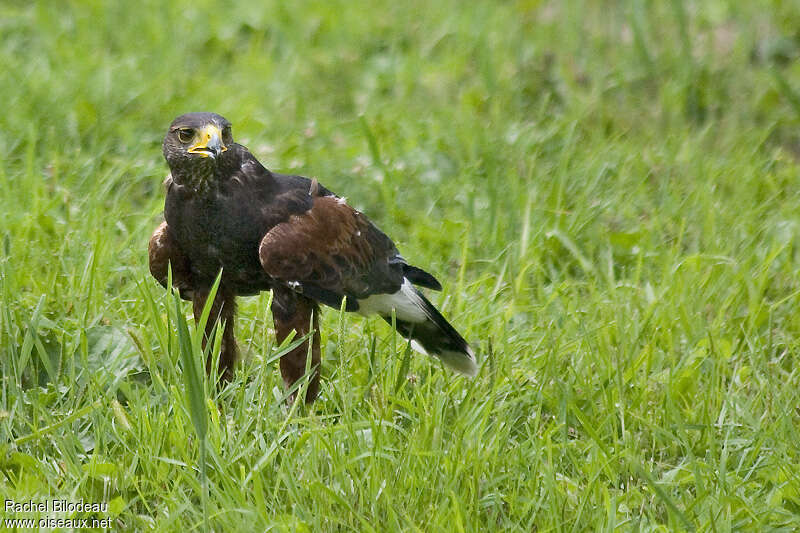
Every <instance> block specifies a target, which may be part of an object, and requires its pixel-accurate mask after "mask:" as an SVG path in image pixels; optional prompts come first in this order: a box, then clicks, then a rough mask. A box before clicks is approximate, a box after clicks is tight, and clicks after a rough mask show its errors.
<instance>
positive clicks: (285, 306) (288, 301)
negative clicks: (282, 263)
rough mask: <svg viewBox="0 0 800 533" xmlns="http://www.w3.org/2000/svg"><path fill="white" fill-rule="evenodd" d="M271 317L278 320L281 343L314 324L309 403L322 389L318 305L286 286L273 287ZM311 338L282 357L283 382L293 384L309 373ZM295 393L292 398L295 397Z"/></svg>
mask: <svg viewBox="0 0 800 533" xmlns="http://www.w3.org/2000/svg"><path fill="white" fill-rule="evenodd" d="M272 318H273V320H274V321H275V337H276V338H277V340H278V343H279V344H280V343H282V342H283V341H284V340H285V339H286V338H287V337H288V336H289V335H290V334H291V333H292V331H294V332H295V335H296V338H299V337H302V336H304V335H307V334H308V332H309V331H310V329H311V328H312V327H313V328H314V334H313V336H312V342H311V381H310V382H309V384H308V389H306V397H305V400H306V403H311V402H313V401H314V400H315V399H316V397H317V394H318V392H319V366H320V348H319V343H320V341H319V307H318V306H317V304H316V303H315V302H313V301H312V300H309V299H308V298H305V297H304V296H301V295H299V294H297V293H295V292H293V291H289V290H286V289H277V288H276V289H274V290H273V296H272ZM307 359H308V340H306V341H305V342H303V343H302V344H300V345H299V346H297V347H295V348H294V349H293V350H291V351H290V352H287V353H286V354H284V355H283V356H282V357H281V361H280V367H281V376H283V383H284V385H285V386H286V388H289V387H291V386H292V385H294V384H295V382H297V381H298V380H300V379H301V378H302V377H303V376H304V375H305V373H306V360H307ZM293 399H294V398H293V397H292V398H291V399H290V401H293Z"/></svg>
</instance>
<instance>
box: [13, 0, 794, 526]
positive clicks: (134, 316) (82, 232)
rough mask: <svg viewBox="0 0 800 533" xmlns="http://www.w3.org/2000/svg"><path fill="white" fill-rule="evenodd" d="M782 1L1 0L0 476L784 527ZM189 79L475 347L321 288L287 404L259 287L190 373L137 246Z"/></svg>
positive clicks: (210, 519) (38, 497)
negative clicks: (220, 357) (419, 344)
mask: <svg viewBox="0 0 800 533" xmlns="http://www.w3.org/2000/svg"><path fill="white" fill-rule="evenodd" d="M798 27H800V7H798V5H797V4H796V3H794V2H789V1H780V0H773V1H766V0H759V1H753V2H737V1H733V0H730V1H722V0H709V1H707V2H681V1H680V0H674V1H671V2H644V1H641V0H631V1H630V2H614V1H606V2H599V1H597V2H590V1H577V0H573V1H567V2H544V1H537V0H519V1H508V2H487V1H481V0H479V1H476V2H471V3H469V4H466V3H461V2H455V1H448V0H446V1H442V2H418V1H412V2H386V3H383V4H381V5H378V4H374V5H371V7H365V6H358V5H355V4H354V3H351V2H338V1H337V2H325V3H315V2H306V1H300V2H292V3H287V5H285V6H281V5H280V4H279V3H277V2H275V3H272V4H271V5H268V6H266V7H263V6H261V5H260V3H254V5H250V6H246V5H239V4H235V5H234V3H233V2H220V1H215V2H211V1H204V0H201V1H195V2H191V3H186V4H184V5H177V4H172V3H170V2H155V1H146V2H144V3H142V4H137V3H130V2H128V3H124V2H119V3H111V2H100V1H96V2H55V1H45V2H40V3H38V4H37V5H30V4H29V3H28V2H19V1H11V2H5V3H3V4H2V5H0V36H1V37H0V64H1V65H3V69H2V70H3V71H4V72H3V75H2V76H0V96H2V102H3V105H2V108H3V110H2V119H1V120H0V124H2V128H0V160H1V162H0V205H2V208H0V241H2V242H0V246H1V248H0V249H1V250H2V251H1V252H0V254H2V255H0V500H2V499H13V500H15V501H20V502H21V501H28V500H34V501H42V500H45V499H50V498H59V499H68V500H72V501H75V500H79V499H81V498H82V499H84V500H86V501H105V502H109V504H110V507H109V512H108V513H107V514H106V516H111V517H112V518H113V519H114V529H116V530H141V529H147V528H150V527H153V528H156V529H157V530H160V531H187V530H188V531H193V530H204V529H205V528H208V530H214V531H256V530H265V529H269V530H272V531H378V532H380V531H426V532H427V531H448V532H449V531H583V530H590V531H591V530H604V531H611V530H622V531H628V530H639V531H672V530H693V529H697V530H701V531H730V530H750V531H765V530H784V531H792V530H797V529H798V528H800V473H798V472H799V470H798V466H797V465H798V464H800V408H798V405H799V404H800V314H799V313H798V312H797V306H798V303H799V301H798V300H800V214H799V211H798V206H799V205H800V181H799V180H798V170H800V164H799V162H800V61H798V60H799V59H800V33H798V31H797V28H798ZM190 110H213V111H216V112H219V113H221V114H223V115H225V116H226V117H227V118H229V119H230V120H231V121H232V122H233V123H234V133H235V135H236V136H237V137H238V139H239V140H240V141H243V142H244V143H245V144H247V145H248V146H250V148H251V149H252V150H253V152H254V153H255V154H256V155H257V156H258V157H259V158H260V159H261V160H262V161H263V162H264V163H265V164H266V165H267V166H269V167H270V168H273V169H276V170H280V171H291V172H297V173H303V174H306V175H310V176H314V177H317V178H318V179H319V180H320V181H321V182H322V183H324V184H325V185H326V186H328V187H330V188H331V189H333V190H334V191H336V192H338V193H339V194H341V195H344V196H347V198H348V201H349V202H350V203H351V204H352V205H354V206H356V207H357V208H359V209H361V210H363V211H365V212H366V213H367V214H368V215H369V216H370V217H371V218H372V219H373V220H375V221H376V222H377V223H378V225H379V226H380V227H382V228H383V229H384V230H385V231H386V232H387V233H389V234H390V235H391V236H392V237H393V238H394V239H395V240H396V241H397V243H398V246H399V247H400V248H401V250H402V252H403V254H404V256H405V257H406V258H407V259H409V260H410V261H411V262H412V263H415V264H419V265H420V266H423V267H427V268H428V269H429V270H430V271H431V272H433V273H435V274H436V275H437V276H438V277H439V278H440V279H441V280H442V281H443V284H444V290H443V292H442V293H441V294H431V295H430V296H431V298H432V299H433V300H434V302H436V303H437V304H438V305H439V306H440V307H441V308H442V310H443V312H444V313H445V315H447V316H448V317H449V318H450V319H451V320H452V321H453V323H454V324H455V325H456V326H457V327H458V328H459V329H460V330H461V331H462V333H463V334H464V335H465V337H466V338H467V339H469V340H471V342H472V343H473V345H474V346H475V347H476V349H477V351H478V352H479V354H480V362H481V364H482V368H481V371H480V373H479V375H478V377H477V378H476V379H475V380H472V381H470V380H466V379H464V378H461V377H457V376H455V375H454V374H452V373H450V372H448V371H447V370H446V369H444V368H442V367H441V365H440V364H438V363H437V362H435V361H433V360H429V359H425V358H423V357H420V356H416V355H415V356H412V357H411V359H410V362H409V361H407V360H406V358H405V354H406V346H405V343H403V342H402V340H401V339H400V338H398V337H395V336H394V335H393V333H392V331H391V329H390V328H387V327H386V326H385V325H384V324H382V322H380V321H378V320H375V319H363V318H360V317H356V316H351V315H340V314H339V313H338V312H337V311H336V310H332V309H328V310H327V311H326V312H325V313H324V316H323V329H322V342H323V365H322V373H323V383H322V396H321V398H320V400H319V401H318V402H317V403H316V404H314V405H313V406H312V407H310V408H306V407H304V406H299V405H294V406H291V407H289V406H287V405H286V404H285V402H284V401H283V399H284V397H285V392H284V390H283V388H282V385H281V380H280V377H279V374H278V371H277V368H276V364H275V360H276V357H278V356H279V355H280V353H281V350H282V349H285V348H286V347H285V346H284V347H280V346H276V345H275V344H274V338H273V336H272V333H273V332H272V320H271V316H270V313H269V305H268V304H269V299H270V295H269V294H262V295H260V296H258V297H252V298H245V299H241V309H240V316H241V320H240V321H239V322H238V326H237V337H238V338H239V341H240V346H241V348H242V351H243V353H244V355H245V357H244V360H243V363H242V364H241V365H240V366H239V368H238V369H237V372H236V377H235V380H234V381H233V382H232V383H231V384H230V386H228V387H226V388H224V389H223V390H221V391H217V390H216V389H215V388H214V387H211V386H209V384H208V383H202V382H201V383H198V382H197V380H196V379H193V378H192V373H193V372H197V368H198V367H195V366H193V365H191V364H189V363H191V362H192V358H191V356H192V355H194V356H195V357H196V361H195V362H198V361H202V355H201V354H200V353H199V351H200V349H199V343H198V337H197V334H196V331H194V329H193V328H194V326H193V325H192V323H191V322H190V323H189V328H188V329H187V330H185V331H184V330H183V329H182V328H183V325H185V324H186V319H185V316H184V315H186V316H188V315H189V313H190V310H189V309H188V307H186V306H185V304H184V306H183V307H179V311H180V312H178V311H176V307H175V301H174V298H173V297H172V296H171V295H169V294H167V293H166V292H165V291H164V290H162V289H161V287H160V286H158V285H157V284H156V283H155V282H154V281H153V280H152V279H151V278H150V277H149V274H148V270H147V263H146V261H147V259H146V246H147V241H148V238H149V236H150V233H151V231H152V230H153V228H154V227H155V226H156V225H157V223H158V222H159V221H160V220H161V216H162V215H161V210H162V209H163V196H164V194H163V189H162V186H161V181H162V179H163V177H164V176H165V174H166V165H165V163H164V161H163V158H162V156H161V151H160V142H161V138H162V136H163V134H164V132H165V129H166V127H167V125H168V124H169V122H170V121H171V120H172V118H174V117H175V116H176V115H178V114H180V113H182V112H185V111H190ZM187 355H188V356H189V357H188V358H187V357H186V356H187ZM407 364H409V365H410V366H406V365H407ZM199 368H202V365H200V366H199ZM196 428H199V429H200V430H201V434H203V433H204V434H205V438H199V437H198V433H197V429H196ZM12 516H36V515H35V514H33V515H31V514H24V515H14V513H6V512H5V511H4V510H3V509H0V518H8V517H12ZM79 516H89V515H79Z"/></svg>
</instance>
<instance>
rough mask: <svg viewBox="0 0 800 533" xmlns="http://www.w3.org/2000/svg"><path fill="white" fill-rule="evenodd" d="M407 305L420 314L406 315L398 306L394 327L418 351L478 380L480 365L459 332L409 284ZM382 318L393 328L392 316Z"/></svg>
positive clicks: (405, 287)
mask: <svg viewBox="0 0 800 533" xmlns="http://www.w3.org/2000/svg"><path fill="white" fill-rule="evenodd" d="M400 292H401V293H402V295H403V296H404V297H405V299H406V301H407V303H412V304H413V305H414V307H416V308H417V309H418V310H419V311H421V313H419V312H418V313H413V312H412V313H409V312H403V311H404V308H405V307H406V306H398V307H397V308H396V312H395V327H396V328H397V331H398V332H399V333H400V334H401V335H403V337H405V338H407V339H409V340H410V341H411V347H412V348H414V349H415V350H417V351H419V352H422V353H425V354H428V355H433V356H436V357H438V358H439V359H441V361H442V362H443V363H444V364H445V365H447V366H448V367H450V368H451V369H453V370H455V371H456V372H458V373H460V374H464V375H467V376H470V377H475V375H476V374H477V373H478V365H477V363H476V361H475V352H473V351H472V348H470V346H469V344H467V341H465V340H464V337H462V336H461V335H460V334H459V333H458V331H456V330H455V328H454V327H453V326H451V325H450V323H449V322H448V321H447V320H446V319H445V318H444V317H443V316H442V314H441V313H440V312H439V310H438V309H436V308H435V307H434V306H433V304H432V303H431V302H429V301H428V299H427V298H425V296H424V295H423V294H422V293H421V292H419V291H418V290H417V289H415V288H414V287H413V286H412V285H411V284H410V283H404V284H403V287H402V289H401V290H400ZM381 317H382V318H383V319H384V320H386V322H388V323H389V324H390V325H391V323H392V316H391V314H385V313H382V314H381Z"/></svg>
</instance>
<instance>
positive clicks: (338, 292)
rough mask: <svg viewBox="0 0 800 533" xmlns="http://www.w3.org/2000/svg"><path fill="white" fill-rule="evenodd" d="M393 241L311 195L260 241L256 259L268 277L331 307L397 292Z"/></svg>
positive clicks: (329, 200)
mask: <svg viewBox="0 0 800 533" xmlns="http://www.w3.org/2000/svg"><path fill="white" fill-rule="evenodd" d="M398 255H399V254H398V252H397V248H396V247H395V246H394V243H392V241H391V240H390V239H389V237H387V236H386V235H385V234H384V233H382V232H381V231H380V230H379V229H378V228H376V227H375V226H374V225H373V224H372V223H371V222H370V221H369V220H368V219H367V217H365V216H364V215H363V214H362V213H360V212H358V211H357V210H355V209H353V208H352V207H350V206H349V205H347V203H346V202H345V201H344V199H342V198H338V197H336V196H317V197H314V198H313V202H312V205H311V208H310V209H309V210H307V211H306V212H304V213H302V214H295V215H292V216H290V217H289V219H288V220H287V221H285V222H282V223H280V224H278V225H276V226H275V227H273V228H272V229H271V230H269V231H268V232H267V234H266V235H265V236H264V237H263V239H262V240H261V244H260V246H259V259H260V261H261V266H262V267H263V268H264V271H265V272H266V273H267V274H268V275H269V276H270V277H272V278H274V279H277V280H280V281H283V282H284V283H286V284H287V285H288V286H290V287H292V288H293V289H295V290H297V291H298V292H303V293H305V294H307V295H308V296H310V297H312V298H315V299H317V300H319V301H321V302H322V303H325V304H327V305H332V306H334V307H335V306H338V305H340V304H341V300H342V298H343V297H345V296H346V297H347V299H348V310H355V309H357V308H358V304H357V303H356V300H358V299H362V298H366V297H368V296H370V295H371V294H376V293H394V292H397V291H398V290H399V288H400V286H401V284H402V283H403V267H404V264H403V263H398V262H396V261H392V259H394V258H395V257H397V256H398Z"/></svg>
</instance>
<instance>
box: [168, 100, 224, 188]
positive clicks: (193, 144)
mask: <svg viewBox="0 0 800 533" xmlns="http://www.w3.org/2000/svg"><path fill="white" fill-rule="evenodd" d="M232 144H233V135H232V133H231V123H230V122H229V121H228V120H227V119H225V117H223V116H220V115H217V114H216V113H187V114H185V115H181V116H179V117H178V118H176V119H175V120H173V121H172V124H170V126H169V130H167V135H166V136H165V137H164V143H163V150H164V158H165V159H166V160H167V164H168V165H169V168H170V171H171V173H172V179H173V180H175V181H176V182H177V183H178V184H181V185H189V186H194V187H195V188H198V187H199V186H202V185H203V184H204V183H206V182H207V181H208V180H210V179H211V178H212V177H213V175H214V172H215V169H216V167H217V166H218V165H219V163H220V160H221V159H222V158H223V157H224V154H225V152H226V151H227V150H228V148H229V147H230V146H231V145H232Z"/></svg>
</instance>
